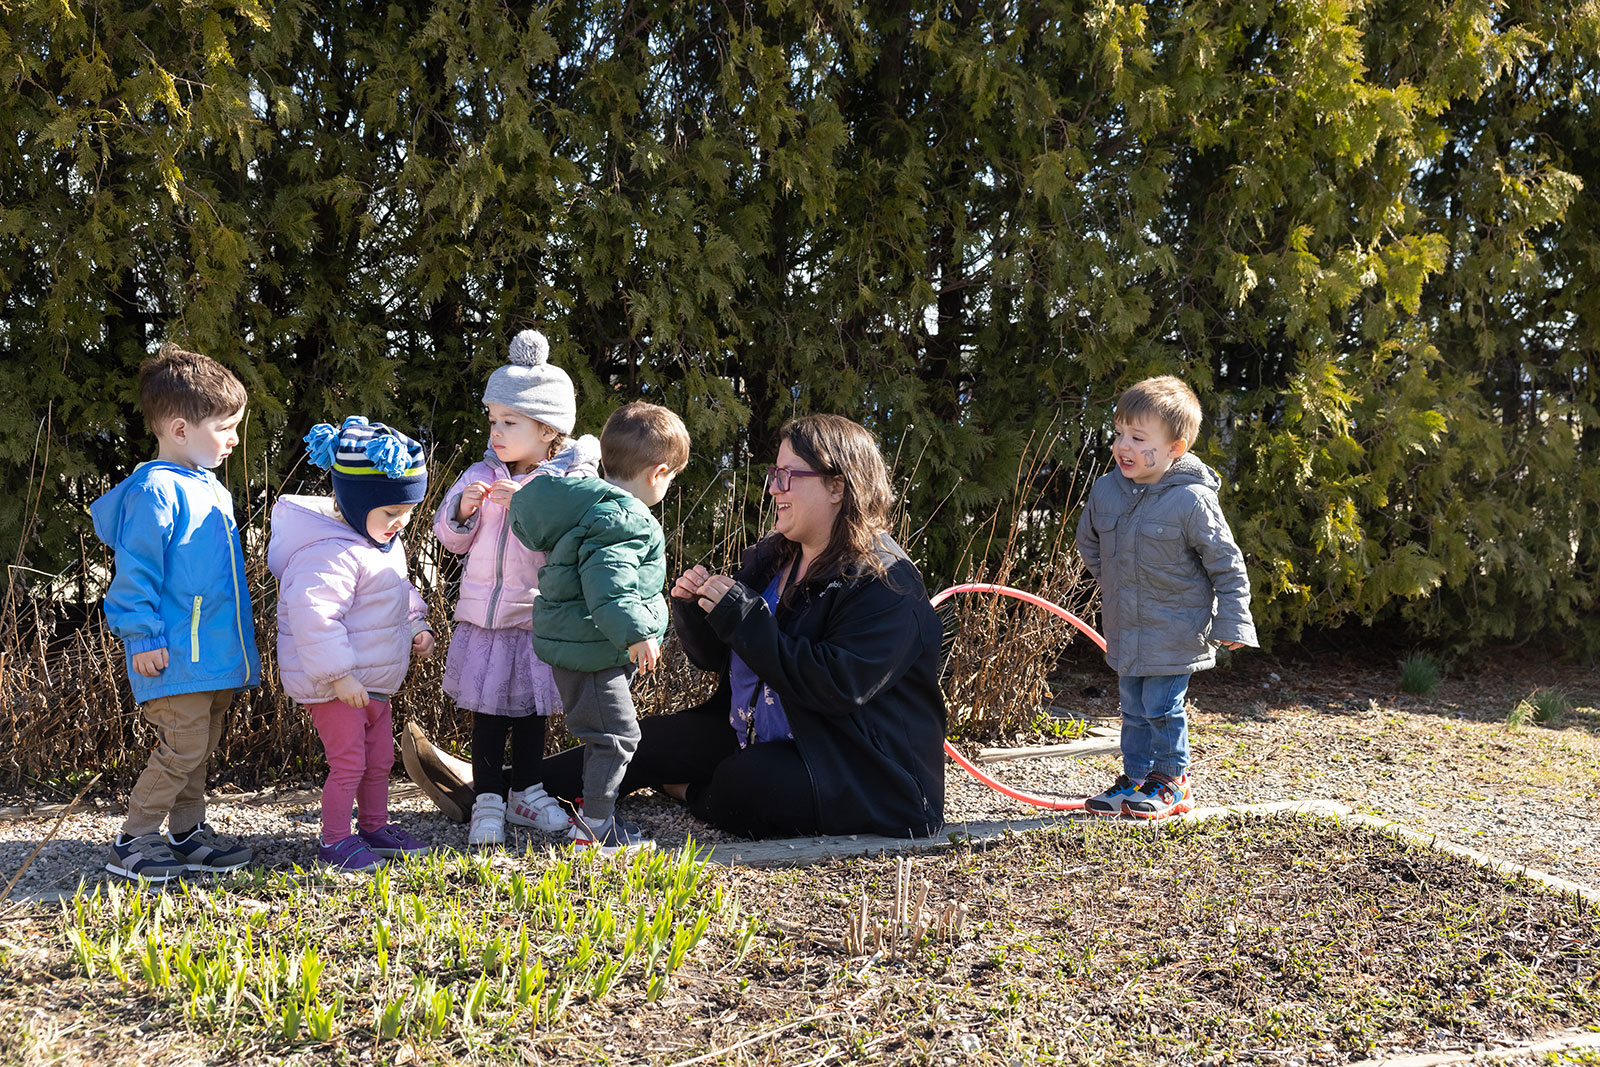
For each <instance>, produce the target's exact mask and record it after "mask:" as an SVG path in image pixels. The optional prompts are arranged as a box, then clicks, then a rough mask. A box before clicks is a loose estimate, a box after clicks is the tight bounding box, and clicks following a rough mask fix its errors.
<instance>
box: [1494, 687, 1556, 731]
mask: <svg viewBox="0 0 1600 1067" xmlns="http://www.w3.org/2000/svg"><path fill="white" fill-rule="evenodd" d="M1570 714H1572V700H1571V698H1569V697H1568V696H1567V692H1566V690H1564V689H1556V688H1550V687H1541V688H1539V689H1535V690H1534V691H1533V692H1531V693H1529V694H1528V695H1527V696H1525V697H1523V698H1522V699H1521V700H1519V701H1517V703H1516V706H1515V707H1513V708H1512V709H1511V710H1510V711H1509V712H1507V713H1506V725H1507V726H1509V727H1510V728H1511V729H1513V730H1520V729H1522V728H1523V727H1524V726H1527V725H1529V724H1530V723H1533V724H1537V725H1539V726H1546V725H1548V724H1550V723H1553V722H1557V721H1559V720H1561V719H1564V718H1566V717H1567V716H1568V715H1570Z"/></svg>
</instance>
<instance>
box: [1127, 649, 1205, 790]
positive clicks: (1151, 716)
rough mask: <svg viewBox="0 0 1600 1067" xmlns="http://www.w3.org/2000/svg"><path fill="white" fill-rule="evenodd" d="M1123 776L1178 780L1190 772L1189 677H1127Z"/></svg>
mask: <svg viewBox="0 0 1600 1067" xmlns="http://www.w3.org/2000/svg"><path fill="white" fill-rule="evenodd" d="M1119 688H1120V689H1121V690H1122V773H1123V774H1126V775H1127V776H1128V777H1129V778H1132V779H1133V780H1134V781H1135V782H1142V781H1144V780H1145V779H1146V778H1148V777H1150V775H1151V774H1159V775H1161V776H1162V777H1165V778H1171V779H1173V780H1174V781H1176V780H1177V779H1178V778H1180V777H1182V775H1183V773H1184V772H1185V771H1186V770H1188V769H1189V718H1188V716H1187V715H1185V714H1184V710H1183V698H1184V695H1185V694H1187V693H1188V692H1189V676H1188V675H1187V674H1150V675H1142V676H1140V675H1131V676H1130V675H1124V676H1122V677H1121V678H1120V679H1119Z"/></svg>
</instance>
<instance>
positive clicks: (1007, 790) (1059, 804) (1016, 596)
mask: <svg viewBox="0 0 1600 1067" xmlns="http://www.w3.org/2000/svg"><path fill="white" fill-rule="evenodd" d="M957 593H994V594H995V595H997V596H1008V597H1010V598H1011V599H1013V600H1020V601H1022V602H1023V603H1025V604H1032V605H1034V606H1035V607H1039V608H1043V609H1044V610H1045V611H1048V612H1049V613H1050V614H1052V615H1055V616H1056V617H1058V618H1061V619H1065V620H1066V621H1067V622H1069V623H1071V624H1072V625H1073V626H1075V627H1077V628H1078V631H1079V632H1080V633H1082V634H1083V635H1084V636H1085V637H1087V638H1088V639H1089V640H1091V641H1093V642H1094V643H1095V644H1097V645H1099V646H1100V650H1101V651H1102V652H1103V651H1105V647H1106V639H1105V638H1103V637H1101V636H1100V635H1099V634H1098V633H1096V632H1095V629H1094V627H1092V626H1090V625H1089V624H1088V623H1086V622H1084V621H1083V620H1082V619H1080V618H1078V617H1077V616H1076V615H1074V614H1073V613H1072V612H1070V611H1068V610H1067V609H1066V608H1064V607H1062V606H1061V605H1060V604H1057V603H1054V602H1053V601H1049V600H1046V599H1045V598H1044V597H1041V596H1034V595H1033V594H1032V593H1027V592H1024V591H1022V590H1021V589H1013V588H1012V587H1011V586H1009V585H990V584H988V583H986V582H968V583H966V584H964V585H952V586H951V587H950V588H949V589H946V590H944V591H942V592H940V593H938V594H937V595H935V596H934V598H933V600H932V604H933V605H934V607H938V606H939V605H940V604H942V603H944V602H945V601H946V600H949V599H950V598H951V597H952V596H955V595H956V594H957ZM944 750H945V753H946V754H947V755H948V756H949V757H950V758H951V759H953V760H955V761H956V763H957V764H959V765H960V767H961V769H962V770H964V771H966V772H967V773H968V774H970V775H972V777H974V778H976V779H977V780H978V781H980V782H982V783H983V784H984V785H986V786H988V787H989V788H990V789H993V790H994V791H995V792H996V793H1002V794H1004V795H1005V796H1008V797H1010V798H1011V799H1013V800H1020V801H1022V803H1024V804H1031V805H1032V806H1033V807H1036V808H1046V809H1048V810H1050V811H1082V810H1083V804H1084V801H1086V800H1087V799H1088V798H1087V797H1073V798H1071V799H1069V800H1060V799H1057V798H1052V797H1041V796H1037V795H1035V794H1033V793H1024V792H1022V791H1021V790H1020V789H1012V788H1011V787H1010V786H1008V785H1005V784H1004V783H1002V782H997V781H995V780H994V779H993V778H990V777H989V776H988V775H987V774H984V773H983V772H982V771H980V770H978V768H976V767H974V766H973V765H972V763H971V761H969V760H968V759H967V758H966V757H965V756H963V755H962V754H961V753H959V752H957V751H956V747H955V746H954V745H952V744H951V743H950V742H949V741H948V740H946V741H945V743H944Z"/></svg>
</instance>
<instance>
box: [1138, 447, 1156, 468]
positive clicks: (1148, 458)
mask: <svg viewBox="0 0 1600 1067" xmlns="http://www.w3.org/2000/svg"><path fill="white" fill-rule="evenodd" d="M1139 455H1141V456H1143V457H1144V465H1145V466H1146V467H1154V466H1155V465H1156V450H1155V449H1153V448H1147V449H1145V450H1144V451H1143V452H1140V453H1139Z"/></svg>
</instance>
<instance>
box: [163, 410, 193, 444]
mask: <svg viewBox="0 0 1600 1067" xmlns="http://www.w3.org/2000/svg"><path fill="white" fill-rule="evenodd" d="M166 435H167V436H168V437H170V438H172V439H173V440H174V441H179V442H182V441H185V440H187V439H188V437H189V423H188V422H187V421H186V420H185V419H184V418H183V416H181V415H175V416H173V417H172V418H170V419H168V420H167V433H166Z"/></svg>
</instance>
